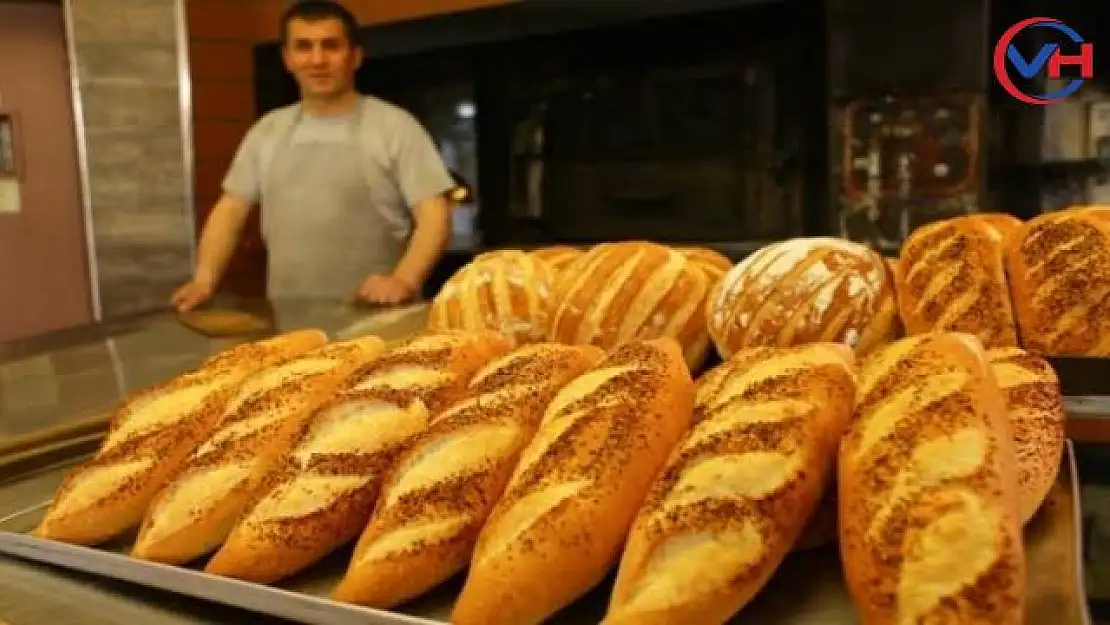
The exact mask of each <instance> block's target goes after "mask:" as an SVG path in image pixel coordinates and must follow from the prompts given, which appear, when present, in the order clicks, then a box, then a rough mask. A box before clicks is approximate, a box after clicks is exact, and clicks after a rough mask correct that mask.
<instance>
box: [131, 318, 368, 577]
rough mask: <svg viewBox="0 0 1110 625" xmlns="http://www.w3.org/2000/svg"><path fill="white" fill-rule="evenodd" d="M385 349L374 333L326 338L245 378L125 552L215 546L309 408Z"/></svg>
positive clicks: (154, 556) (175, 555)
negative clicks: (343, 339)
mask: <svg viewBox="0 0 1110 625" xmlns="http://www.w3.org/2000/svg"><path fill="white" fill-rule="evenodd" d="M384 350H385V343H384V342H382V340H381V339H379V338H378V337H376V336H370V337H365V338H360V339H354V340H351V341H346V342H337V343H329V344H327V345H324V346H322V347H318V348H316V349H314V350H312V351H310V352H307V353H305V354H301V355H298V356H295V357H293V358H290V359H288V360H286V361H284V362H282V363H279V364H277V365H274V366H273V367H269V368H266V369H263V370H262V371H259V372H257V373H255V374H253V375H252V376H251V377H249V378H247V379H246V381H245V382H244V383H243V385H242V386H240V387H239V390H238V392H237V393H236V395H235V396H234V398H233V399H232V400H231V401H230V402H229V403H228V405H227V407H226V408H225V410H224V413H223V416H222V417H221V419H220V422H219V425H218V426H217V427H216V429H215V431H214V432H213V434H212V435H211V436H210V437H208V439H207V440H206V441H204V442H203V443H202V444H201V445H200V446H199V447H197V448H196V449H195V450H193V452H192V453H191V454H190V455H189V457H188V458H187V459H186V460H185V462H184V464H183V465H182V469H181V472H180V473H179V474H178V475H177V477H176V478H174V479H173V480H171V481H170V482H169V483H168V484H167V485H166V486H165V487H164V488H162V489H161V490H160V491H159V493H158V495H157V496H156V497H155V498H154V501H153V503H152V504H151V506H150V509H149V510H148V511H147V514H146V517H145V518H144V520H143V524H142V527H141V528H140V530H139V536H138V539H137V540H136V542H135V546H134V548H133V549H132V551H131V555H133V556H135V557H137V558H142V559H146V560H154V561H158V562H164V563H167V564H184V563H186V562H190V561H192V560H195V559H196V558H198V557H200V556H202V555H204V554H206V553H208V552H210V551H212V550H213V549H215V548H216V547H218V546H219V545H220V543H222V542H223V541H224V539H225V538H227V534H228V532H230V531H231V528H232V526H233V525H234V524H235V522H236V520H238V518H239V516H240V515H241V514H242V513H243V511H244V509H245V508H246V507H247V506H248V505H249V504H250V502H251V501H252V499H253V498H254V497H256V496H257V495H258V490H259V488H261V480H262V479H263V478H264V477H265V476H266V474H267V473H268V472H269V471H270V470H271V469H272V467H273V464H274V462H275V461H276V460H277V459H278V458H280V457H281V456H282V454H284V453H285V452H286V451H288V449H289V446H290V445H292V444H293V440H292V437H293V436H294V435H296V434H297V432H299V431H300V428H301V425H302V423H303V421H304V420H305V419H307V418H308V416H309V415H310V414H311V411H312V410H313V409H314V408H316V407H318V406H319V405H320V404H322V403H323V402H324V401H325V400H327V399H328V398H329V397H331V395H332V394H333V393H334V392H335V390H336V388H337V387H338V385H339V383H340V382H341V381H342V380H343V379H344V378H345V377H346V376H348V375H350V374H351V373H352V372H353V371H354V370H355V369H356V368H357V367H359V366H362V365H364V364H366V363H367V362H369V361H372V360H373V359H374V358H376V357H378V356H379V355H380V354H381V353H382V352H383V351H384Z"/></svg>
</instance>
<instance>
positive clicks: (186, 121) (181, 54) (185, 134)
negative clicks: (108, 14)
mask: <svg viewBox="0 0 1110 625" xmlns="http://www.w3.org/2000/svg"><path fill="white" fill-rule="evenodd" d="M173 19H174V22H175V27H176V28H175V30H176V31H177V34H176V39H177V97H178V100H179V101H180V103H181V113H180V114H181V156H182V158H181V165H182V169H184V174H185V175H184V178H183V184H184V188H183V193H184V195H182V197H183V198H184V199H185V202H184V206H183V208H184V210H185V222H186V223H188V224H189V231H190V232H196V231H197V230H196V213H195V212H194V211H193V205H194V204H195V200H194V189H193V182H194V180H195V178H194V170H195V169H196V161H195V154H194V149H193V75H192V72H191V70H190V63H189V25H188V16H187V15H186V13H185V0H174V2H173ZM189 240H190V241H191V242H192V245H190V246H189V264H190V266H194V267H195V266H196V264H197V244H196V239H194V238H190V239H189Z"/></svg>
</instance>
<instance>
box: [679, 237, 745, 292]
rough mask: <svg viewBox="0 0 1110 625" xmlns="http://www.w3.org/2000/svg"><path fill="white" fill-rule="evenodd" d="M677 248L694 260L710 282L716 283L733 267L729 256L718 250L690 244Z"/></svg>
mask: <svg viewBox="0 0 1110 625" xmlns="http://www.w3.org/2000/svg"><path fill="white" fill-rule="evenodd" d="M675 249H676V250H678V251H679V252H682V253H683V254H684V255H685V256H686V258H689V259H690V260H692V261H694V264H695V265H697V266H698V267H700V268H701V270H702V271H704V272H705V273H706V274H707V275H708V276H709V282H710V284H716V282H717V281H718V280H720V279H721V278H723V277H724V276H725V274H726V273H728V270H729V269H732V261H731V260H729V258H728V256H725V255H724V254H722V253H720V252H718V251H717V250H713V249H710V248H708V247H690V246H679V247H676V248H675Z"/></svg>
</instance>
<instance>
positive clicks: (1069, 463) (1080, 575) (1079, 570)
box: [1064, 438, 1094, 625]
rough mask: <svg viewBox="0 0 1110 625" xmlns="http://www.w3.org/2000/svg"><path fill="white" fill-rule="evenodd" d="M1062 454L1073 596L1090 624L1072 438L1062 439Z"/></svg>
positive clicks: (1076, 466) (1081, 616)
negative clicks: (1072, 551) (1072, 560)
mask: <svg viewBox="0 0 1110 625" xmlns="http://www.w3.org/2000/svg"><path fill="white" fill-rule="evenodd" d="M1064 456H1065V460H1064V462H1065V463H1066V465H1065V466H1066V467H1067V471H1068V482H1069V486H1070V490H1071V506H1072V510H1073V511H1074V515H1073V518H1074V519H1075V521H1074V522H1073V523H1072V537H1073V538H1074V539H1075V542H1074V544H1073V545H1072V547H1073V548H1074V549H1075V555H1076V557H1075V583H1076V588H1075V596H1076V597H1078V598H1079V599H1080V601H1079V615H1080V618H1081V619H1082V620H1083V625H1092V624H1093V623H1094V621H1093V620H1092V619H1091V608H1090V602H1089V601H1088V600H1087V585H1086V579H1087V571H1086V566H1085V565H1084V563H1083V552H1084V548H1083V502H1082V500H1081V499H1080V491H1081V489H1080V487H1079V486H1080V484H1079V466H1078V464H1077V463H1076V460H1075V443H1073V442H1072V440H1071V439H1070V438H1069V439H1066V440H1065V441H1064Z"/></svg>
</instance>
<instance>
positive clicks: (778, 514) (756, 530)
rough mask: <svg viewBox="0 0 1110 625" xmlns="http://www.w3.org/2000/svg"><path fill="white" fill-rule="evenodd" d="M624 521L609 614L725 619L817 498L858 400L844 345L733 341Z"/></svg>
mask: <svg viewBox="0 0 1110 625" xmlns="http://www.w3.org/2000/svg"><path fill="white" fill-rule="evenodd" d="M723 366H724V367H725V368H726V369H727V370H728V371H727V373H726V374H725V375H724V376H722V377H721V378H720V384H719V385H717V388H716V392H715V393H703V394H702V397H701V398H700V400H699V402H698V407H697V409H698V410H699V411H701V412H703V414H704V415H705V416H704V417H703V419H702V421H701V422H700V423H698V424H697V425H696V426H695V427H694V428H693V430H691V431H690V433H689V434H688V435H687V436H686V437H685V438H684V439H683V441H682V442H681V443H679V445H678V447H677V448H676V449H675V450H674V452H673V453H672V454H671V457H670V459H669V460H668V462H667V465H666V467H665V468H664V469H663V472H662V473H661V474H660V476H659V477H658V478H657V479H656V480H655V483H654V484H653V485H652V488H651V491H650V492H649V493H648V496H647V498H646V500H645V501H644V504H643V506H642V507H641V508H640V510H639V513H638V515H637V517H636V522H635V524H634V525H633V526H632V531H631V533H630V534H629V537H628V546H627V547H626V549H625V551H624V557H623V558H622V559H621V562H620V568H619V571H618V573H617V581H616V584H615V586H614V588H613V594H612V598H611V601H610V604H609V611H608V614H607V615H606V617H605V620H604V621H603V623H605V624H606V625H625V624H627V625H670V624H673V625H687V624H690V623H697V624H698V625H712V624H714V623H717V624H721V623H725V622H727V621H728V620H729V619H730V618H732V616H733V615H735V614H736V613H737V612H739V611H740V610H741V609H742V608H743V607H744V606H745V605H747V603H748V602H749V601H751V599H752V598H753V597H754V596H755V595H756V593H758V592H759V591H760V589H762V588H763V586H764V585H765V584H766V583H767V580H768V579H770V577H771V574H772V573H774V571H775V569H777V568H778V566H779V564H781V563H782V560H783V558H785V557H786V554H787V553H789V551H790V549H791V547H792V546H793V545H794V543H795V541H796V540H797V539H798V537H799V536H800V535H801V533H802V529H803V528H804V527H805V526H806V523H807V521H808V520H809V518H810V517H811V516H812V514H813V512H814V511H815V510H816V509H817V504H818V502H819V501H820V500H821V497H822V493H823V492H824V490H825V488H826V486H827V484H828V483H829V481H830V478H831V475H832V473H833V471H834V469H835V466H836V453H837V448H838V447H839V444H840V437H841V435H842V434H843V432H844V430H845V428H846V427H847V425H848V421H849V420H850V419H851V416H852V408H853V407H854V401H855V373H854V371H853V366H854V356H853V353H852V350H851V349H850V348H848V347H847V346H845V345H842V344H832V343H815V344H811V345H806V346H802V347H794V348H784V349H783V348H759V349H754V350H746V351H741V352H737V353H736V354H735V355H734V356H733V357H732V358H731V359H730V360H729V361H728V362H726V363H725V364H724V365H723Z"/></svg>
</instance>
